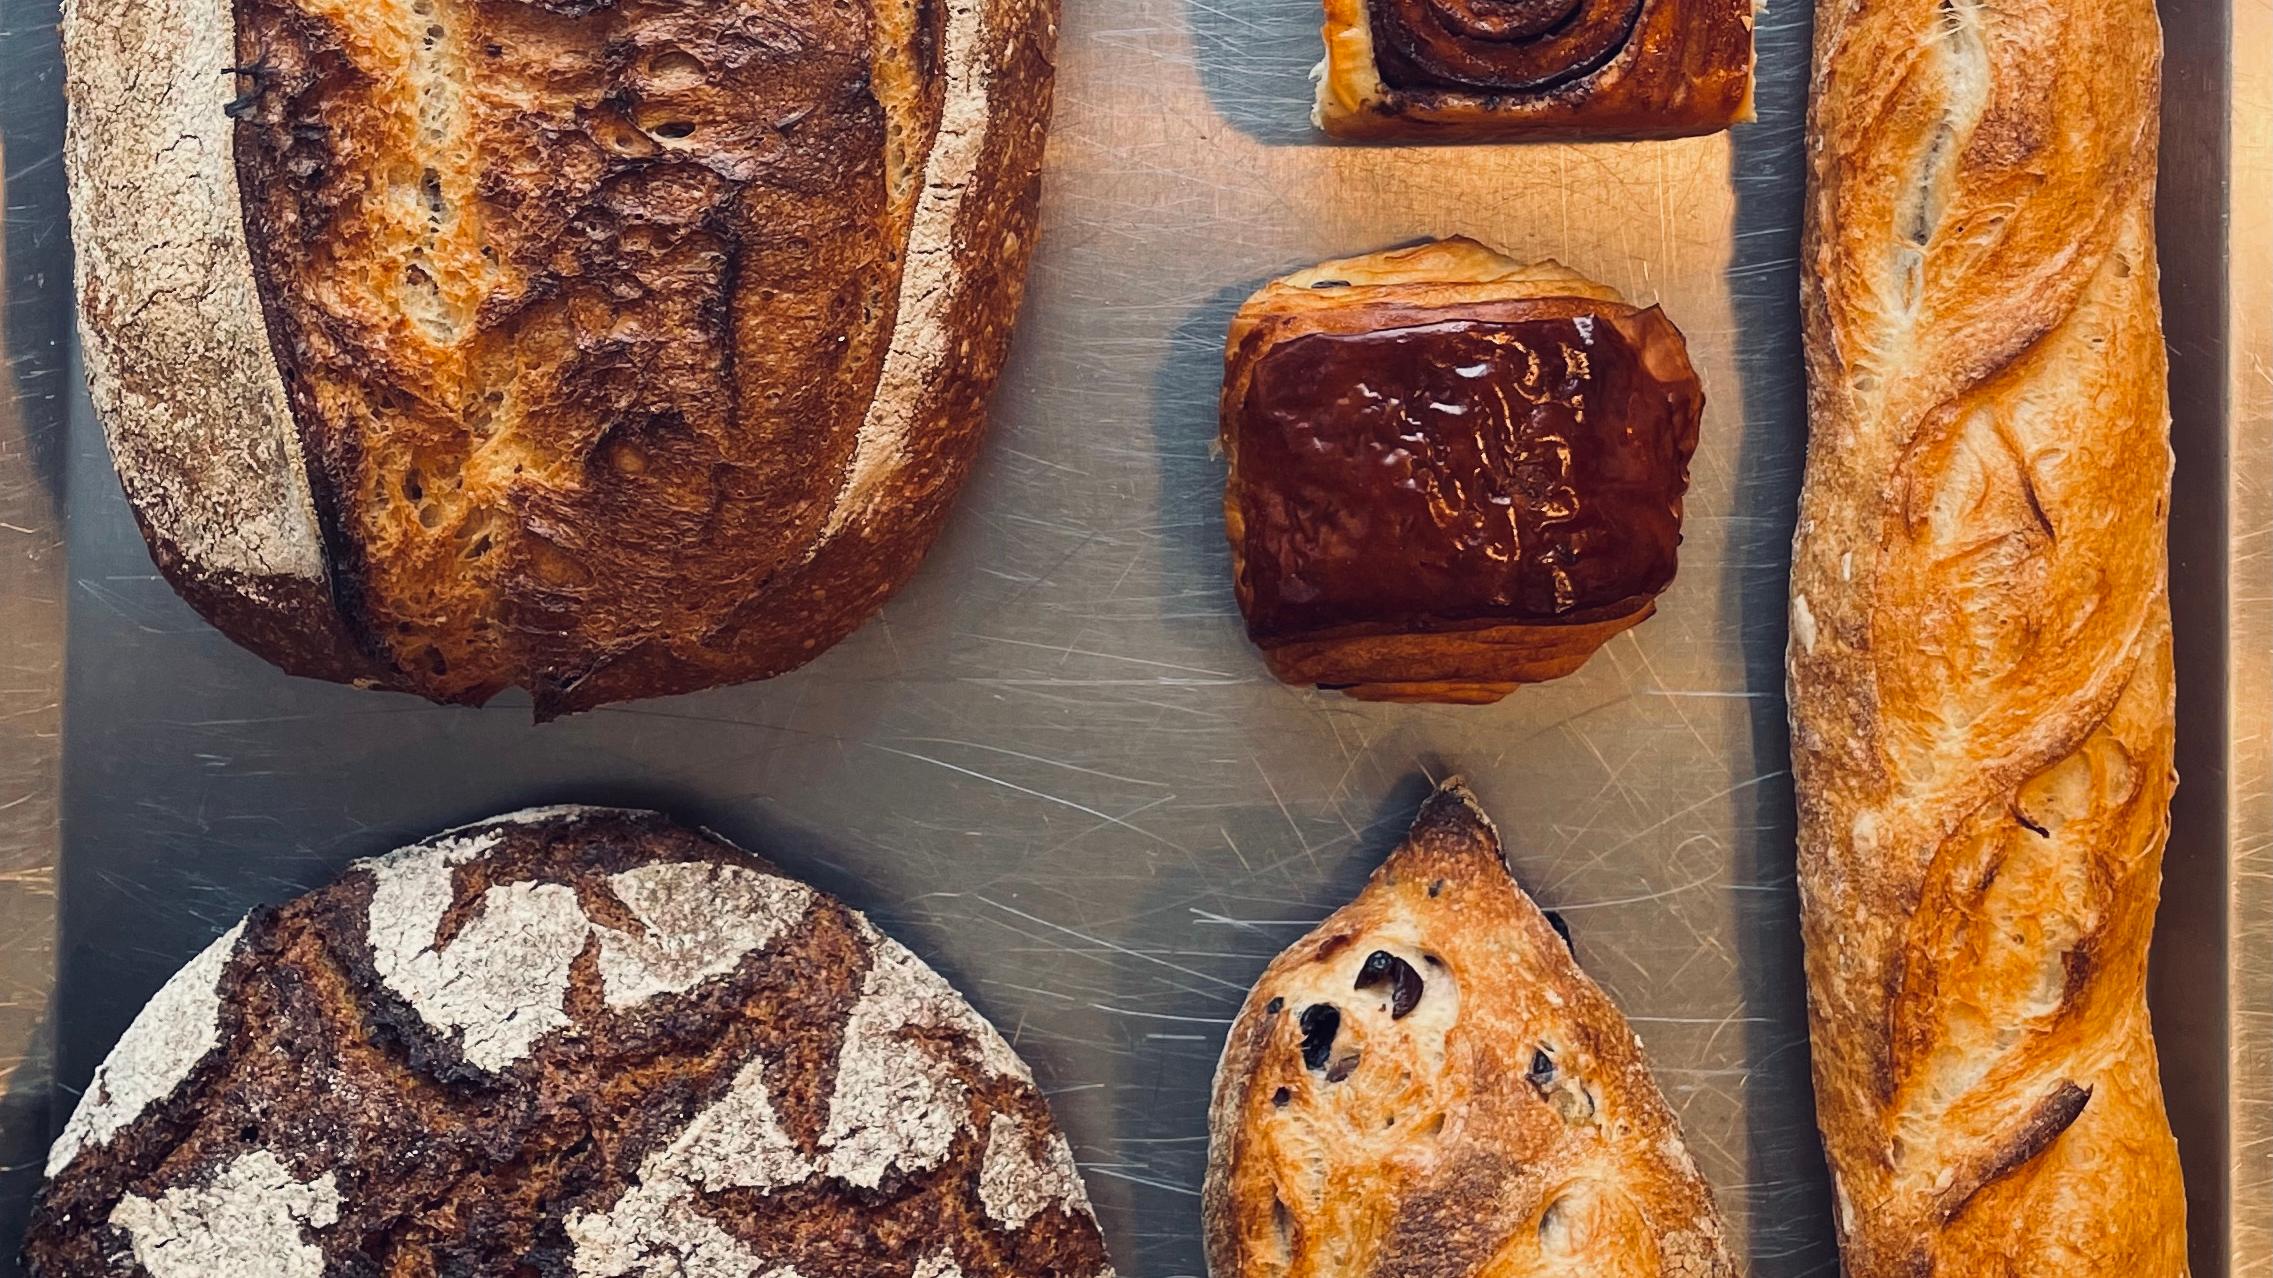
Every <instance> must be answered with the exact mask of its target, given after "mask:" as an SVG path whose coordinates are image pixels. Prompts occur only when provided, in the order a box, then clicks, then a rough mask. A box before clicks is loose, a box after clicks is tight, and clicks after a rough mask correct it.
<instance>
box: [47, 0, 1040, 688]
mask: <svg viewBox="0 0 2273 1278" xmlns="http://www.w3.org/2000/svg"><path fill="white" fill-rule="evenodd" d="M63 36H64V54H65V59H66V63H67V67H68V71H69V78H68V86H67V95H68V98H69V103H70V108H71V119H70V128H69V133H68V138H67V141H66V145H65V160H66V163H67V167H68V170H69V176H70V187H71V194H72V217H73V234H74V240H75V242H76V244H77V246H78V249H79V253H80V257H79V272H80V279H79V284H80V292H81V311H82V316H81V318H82V329H83V332H84V334H85V350H86V365H87V372H88V377H89V384H90V386H91V388H92V391H93V395H94V403H95V407H96V410H97V412H98V414H99V415H100V416H101V418H102V421H103V423H104V426H105V428H106V431H107V433H108V435H109V439H110V444H111V450H112V454H113V458H114V460H115V461H116V463H117V466H118V471H119V476H120V478H121V480H122V481H123V483H124V487H125V489H126V493H127V496H128V498H129V499H130V500H131V502H132V504H133V507H134V511H135V514H136V516H137V518H138V519H139V520H140V522H141V525H142V529H143V532H144V534H145V536H146V537H147V539H148V540H149V543H150V546H151V550H152V552H153V555H154V556H155V558H156V560H157V562H158V566H159V567H160V568H161V569H162V570H163V571H164V573H165V575H166V576H167V578H168V579H169V580H171V581H172V582H173V584H174V585H175V587H176V588H177V589H178V590H179V591H180V592H181V593H182V594H183V595H184V596H185V597H186V598H187V599H188V601H189V602H190V603H191V604H192V605H193V606H195V607H196V608H197V609H198V610H199V611H200V612H201V613H203V614H204V615H205V616H206V617H207V618H208V619H210V620H211V621H213V622H214V623H215V624H216V625H217V626H219V627H220V628H221V629H222V630H223V631H225V632H226V633H228V634H229V635H230V636H231V637H232V638H234V639H236V640H237V641H238V642H240V643H242V644H244V645H245V646H246V647H248V648H251V649H252V650H253V651H255V652H257V653H259V654H260V655H262V656H264V657H266V658H268V659H269V660H271V661H273V662H275V663H277V664H278V665H281V666H283V667H284V668H285V669H287V670H290V671H293V672H295V673H300V674H306V675H312V676H316V677H320V678H328V679H335V680H346V681H353V682H359V683H364V684H371V685H377V686H381V687H387V688H394V689H400V690H404V691H410V692H415V693H419V694H422V695H424V696H427V697H430V698H433V699H435V700H438V701H447V702H480V701H482V700H484V699H486V698H488V697H490V696H491V695H493V694H495V693H496V692H498V691H500V690H502V689H504V688H507V687H511V686H516V685H518V686H521V687H525V688H527V689H529V690H530V692H531V693H532V695H533V696H534V698H535V701H536V708H537V713H538V714H539V715H540V716H550V715H553V714H557V713H561V712H565V711H570V710H577V709H583V708H588V707H590V706H594V705H597V704H600V703H603V702H607V701H614V700H620V699H624V698H630V697H644V696H656V695H662V694H666V693H674V692H686V691H692V690H694V689H698V688H703V687H708V686H712V685H716V684H721V683H730V682H737V681H741V680H746V679H754V678H762V677H766V676H769V675H773V674H777V673H780V672H781V671H784V670H787V669H790V668H793V667H795V666H797V665H800V664H803V663H804V662H806V661H808V660H810V659H811V658H812V657H814V656H815V655H816V654H818V653H819V652H821V651H822V650H824V649H825V648H827V647H828V646H829V645H830V644H832V643H834V642H836V641H837V640H838V639H840V638H842V637H843V636H844V635H845V634H847V633H849V632H850V631H851V630H852V629H853V628H854V627H855V626H857V625H858V624H859V623H860V622H861V621H862V620H864V619H866V618H867V617H868V616H869V615H871V614H872V613H873V612H875V610H876V609H877V608H878V607H879V606H881V604H882V603H883V601H884V599H885V597H886V596H887V595H889V594H890V593H891V592H892V591H893V590H894V589H896V588H897V587H898V586H899V585H900V584H901V583H902V582H903V581H905V580H906V579H907V577H908V576H909V575H910V574H911V573H912V572H913V571H914V570H915V566H916V563H917V561H918V559H919V558H920V557H921V556H922V554H923V552H924V550H925V549H926V548H927V547H928V546H929V545H930V543H931V541H932V540H933V538H934V537H935V535H936V534H937V532H938V531H939V528H940V525H941V522H942V520H943V519H944V517H945V514H946V510H947V506H948V502H949V499H950V498H951V497H952V496H953V494H954V492H955V490H956V489H957V487H958V486H959V485H960V484H961V482H962V480H963V478H964V475H965V474H966V472H967V471H968V469H969V467H970V464H971V461H972V457H973V455H974V453H975V451H976V449H977V446H978V440H979V433H980V429H981V426H982V424H983V419H984V402H985V398H986V396H987V394H988V392H989V390H990V388H991V386H992V384H993V382H994V380H995V377H996V374H997V373H998V372H999V370H1000V367H1001V364H1002V360H1003V357H1004V352H1005V348H1006V346H1007V343H1008V334H1009V330H1010V324H1011V321H1012V318H1013V316H1014V315H1015V313H1016V310H1017V306H1018V301H1019V297H1020V293H1021V291H1022V288H1023V280H1024V276H1025V267H1026V262H1027V258H1028V256H1029V253H1030V250H1031V246H1032V244H1033V240H1034V235H1033V231H1034V220H1035V208H1036V201H1037V196H1038V191H1039V167H1040V162H1041V154H1042V143H1043V134H1044V130H1045V128H1046V126H1047V121H1048V119H1049V111H1050V87H1051V79H1052V76H1051V57H1052V46H1053V44H1054V42H1055V5H1054V2H1053V0H945V2H943V3H939V4H915V3H908V2H905V0H861V2H859V3H844V4H836V5H789V6H768V5H763V4H759V3H756V2H755V0H721V2H720V3H715V4H705V5H693V6H688V5H682V4H671V3H662V2H660V0H625V2H624V3H617V4H591V3H574V4H571V3H545V4H522V3H510V4H508V3H489V2H488V0H240V2H239V3H235V4H231V3H228V2H227V0H71V3H69V4H67V5H66V8H65V15H64V24H63Z"/></svg>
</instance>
